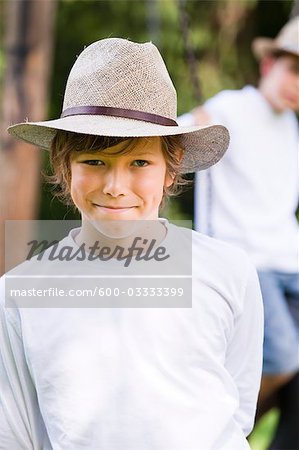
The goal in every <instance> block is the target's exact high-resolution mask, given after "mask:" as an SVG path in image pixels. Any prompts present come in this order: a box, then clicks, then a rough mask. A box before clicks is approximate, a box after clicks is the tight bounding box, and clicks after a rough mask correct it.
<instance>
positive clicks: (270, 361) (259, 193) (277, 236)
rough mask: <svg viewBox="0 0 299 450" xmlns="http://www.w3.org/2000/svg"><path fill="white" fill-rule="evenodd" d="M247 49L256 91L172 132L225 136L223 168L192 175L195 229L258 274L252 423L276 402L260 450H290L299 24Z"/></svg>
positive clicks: (189, 117)
mask: <svg viewBox="0 0 299 450" xmlns="http://www.w3.org/2000/svg"><path fill="white" fill-rule="evenodd" d="M252 49H253V53H254V55H255V57H256V58H257V60H258V61H259V64H260V79H259V83H258V87H257V88H255V87H253V86H245V87H244V88H243V89H241V90H225V91H222V92H220V93H218V94H217V95H215V96H214V97H213V98H211V99H209V100H208V101H207V102H206V103H205V104H204V105H203V107H197V108H195V109H194V110H193V111H191V112H190V113H187V114H184V115H183V116H181V117H180V119H179V123H180V124H181V125H197V124H202V125H203V124H208V123H210V122H212V121H216V122H217V123H222V124H223V125H225V126H226V127H227V128H228V129H229V131H230V134H231V143H230V147H229V149H228V151H227V153H226V155H225V156H224V158H223V159H222V160H221V161H220V162H219V163H218V164H216V166H214V167H213V168H211V169H209V170H208V171H206V172H205V173H203V172H202V173H201V174H200V175H199V173H197V175H196V185H195V224H196V228H197V230H200V231H201V232H203V233H207V234H209V235H211V236H214V237H216V238H219V239H223V240H225V241H229V242H231V243H234V244H237V245H239V246H240V247H243V248H244V249H245V250H246V251H247V252H248V254H249V255H250V256H251V258H252V259H253V261H254V263H255V265H256V267H257V269H258V272H259V280H260V285H261V289H262V294H263V300H264V309H265V338H264V361H263V378H262V384H261V390H260V394H259V404H258V412H257V419H258V418H259V417H260V416H261V415H262V414H263V413H264V412H266V411H267V409H269V407H270V406H271V405H272V404H273V399H274V398H275V396H276V400H277V401H278V404H279V407H280V411H281V414H280V420H279V424H278V427H277V430H276V435H275V437H274V439H273V441H272V444H271V445H270V448H271V449H295V448H296V449H297V448H298V444H299V437H298V426H297V420H298V419H297V418H298V417H299V413H298V410H299V398H298V397H299V383H298V368H299V358H298V336H299V273H298V222H297V219H296V209H297V206H298V185H299V182H298V178H299V176H298V121H297V118H296V115H295V112H296V111H298V110H299V16H296V17H294V18H293V19H291V20H290V21H289V22H288V23H287V24H286V25H285V26H284V27H283V28H282V30H281V31H280V32H279V34H278V35H277V37H276V38H275V39H269V38H256V39H255V40H254V41H253V45H252Z"/></svg>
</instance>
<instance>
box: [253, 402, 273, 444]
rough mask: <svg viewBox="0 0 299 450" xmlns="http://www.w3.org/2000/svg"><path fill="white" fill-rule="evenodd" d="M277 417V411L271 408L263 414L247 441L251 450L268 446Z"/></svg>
mask: <svg viewBox="0 0 299 450" xmlns="http://www.w3.org/2000/svg"><path fill="white" fill-rule="evenodd" d="M278 419H279V413H278V410H277V409H272V410H271V411H269V413H267V414H266V415H265V416H263V418H262V419H261V420H260V421H259V423H258V424H257V426H256V427H255V429H254V431H253V433H252V434H251V435H250V439H249V443H250V447H251V450H266V449H267V448H268V446H269V444H270V442H271V439H272V437H273V434H274V430H275V427H276V425H277V422H278Z"/></svg>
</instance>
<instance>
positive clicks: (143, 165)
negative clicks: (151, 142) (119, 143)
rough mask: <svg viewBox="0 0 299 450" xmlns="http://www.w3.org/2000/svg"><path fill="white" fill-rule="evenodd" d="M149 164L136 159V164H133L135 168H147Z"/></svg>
mask: <svg viewBox="0 0 299 450" xmlns="http://www.w3.org/2000/svg"><path fill="white" fill-rule="evenodd" d="M148 164H149V162H148V161H145V160H144V159H136V160H135V161H134V162H133V166H136V167H145V166H147V165H148Z"/></svg>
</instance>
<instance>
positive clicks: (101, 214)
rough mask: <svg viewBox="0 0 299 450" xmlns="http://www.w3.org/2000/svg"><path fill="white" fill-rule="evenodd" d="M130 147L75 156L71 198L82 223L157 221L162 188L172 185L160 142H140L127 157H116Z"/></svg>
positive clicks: (151, 138) (73, 158) (148, 140)
mask: <svg viewBox="0 0 299 450" xmlns="http://www.w3.org/2000/svg"><path fill="white" fill-rule="evenodd" d="M127 145H128V143H127V142H126V141H125V142H121V143H120V144H117V145H115V146H114V147H111V148H108V149H106V150H103V151H100V152H94V151H93V152H84V153H83V152H82V153H75V154H74V155H73V157H72V160H71V196H72V199H73V202H74V203H75V205H76V206H77V208H78V209H79V210H80V212H81V214H82V218H83V220H88V221H98V222H101V221H107V220H109V221H110V220H117V221H119V220H134V221H135V220H147V219H150V220H152V219H157V218H158V212H159V206H160V203H161V200H162V196H163V187H164V186H170V185H171V183H172V178H171V177H170V175H168V174H167V171H166V162H165V158H164V155H163V151H162V143H161V139H160V138H159V137H150V138H140V139H139V140H137V141H136V144H135V146H134V147H133V148H132V150H130V151H129V152H128V153H124V154H117V152H120V151H121V150H124V149H125V148H126V146H127Z"/></svg>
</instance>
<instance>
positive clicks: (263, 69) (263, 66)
mask: <svg viewBox="0 0 299 450" xmlns="http://www.w3.org/2000/svg"><path fill="white" fill-rule="evenodd" d="M275 62H276V58H274V57H273V56H271V55H268V56H265V57H264V58H263V59H262V60H261V63H260V74H261V76H262V77H265V76H267V75H268V73H269V72H270V70H271V69H272V67H273V66H274V64H275Z"/></svg>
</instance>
